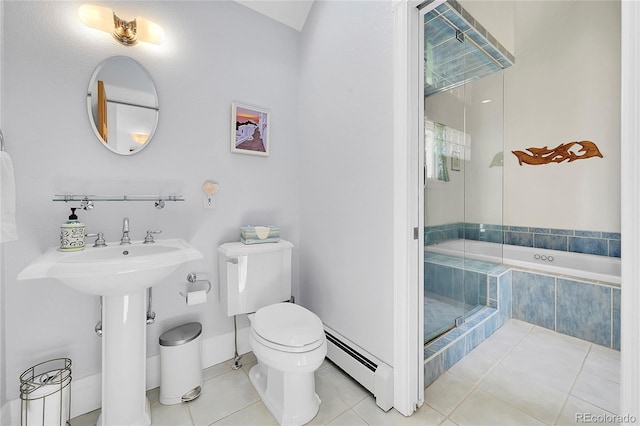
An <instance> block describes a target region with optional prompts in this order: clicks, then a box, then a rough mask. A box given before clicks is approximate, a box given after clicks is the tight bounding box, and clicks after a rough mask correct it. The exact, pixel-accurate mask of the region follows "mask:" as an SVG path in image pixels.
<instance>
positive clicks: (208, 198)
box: [202, 180, 218, 210]
mask: <svg viewBox="0 0 640 426" xmlns="http://www.w3.org/2000/svg"><path fill="white" fill-rule="evenodd" d="M202 192H204V208H205V210H212V209H213V208H214V203H213V195H214V194H215V193H216V192H218V184H217V183H213V182H211V181H209V180H208V181H206V182H205V183H204V184H203V185H202Z"/></svg>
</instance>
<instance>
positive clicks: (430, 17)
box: [423, 0, 514, 343]
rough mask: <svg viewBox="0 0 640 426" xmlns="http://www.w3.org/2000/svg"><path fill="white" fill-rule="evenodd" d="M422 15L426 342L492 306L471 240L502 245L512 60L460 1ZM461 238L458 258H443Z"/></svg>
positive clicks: (484, 268)
mask: <svg viewBox="0 0 640 426" xmlns="http://www.w3.org/2000/svg"><path fill="white" fill-rule="evenodd" d="M425 11H426V13H425V14H424V87H425V90H424V102H425V126H424V127H425V144H424V145H425V186H424V191H425V193H424V200H425V205H424V215H425V217H424V223H425V229H424V232H425V235H424V241H425V250H424V267H425V271H424V277H425V278H424V294H425V300H424V313H425V318H424V334H425V335H424V339H425V343H428V342H429V341H431V340H433V339H434V338H436V337H438V336H440V335H441V334H443V333H445V332H447V331H448V330H450V329H451V328H454V327H456V326H458V325H460V324H462V323H464V321H465V320H466V319H467V318H468V317H469V316H470V315H472V314H473V313H474V312H475V311H476V310H478V309H479V308H480V307H481V306H485V305H486V304H487V272H488V271H489V270H491V269H493V268H494V267H495V266H496V265H497V264H496V263H489V262H484V261H482V260H478V259H470V258H469V256H467V254H466V252H465V251H464V243H465V240H469V239H471V240H482V241H488V242H495V243H499V244H501V243H502V188H503V185H502V179H503V173H502V170H503V168H502V158H503V105H504V102H503V92H504V84H503V71H502V70H503V69H505V68H507V67H509V66H510V65H512V64H513V63H514V58H513V55H511V54H510V53H509V52H507V50H506V49H505V48H504V47H503V46H502V45H500V43H498V42H497V41H496V40H495V38H494V37H493V36H491V34H489V33H488V32H487V31H486V30H485V29H484V27H482V26H481V25H479V24H478V22H477V21H476V20H475V19H474V18H473V17H472V16H471V15H470V14H469V13H467V11H466V10H464V9H463V8H462V7H461V6H460V4H459V3H457V2H456V1H454V0H449V1H446V2H442V1H434V2H431V4H427V5H426V6H425V8H424V9H423V13H424V12H425ZM450 240H457V243H458V244H460V247H461V249H462V252H463V253H464V254H463V255H462V256H461V257H460V256H451V255H447V254H442V253H438V252H437V251H438V250H437V247H438V243H440V242H443V241H450Z"/></svg>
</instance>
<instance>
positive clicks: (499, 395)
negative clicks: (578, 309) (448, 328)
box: [71, 320, 620, 426]
mask: <svg viewBox="0 0 640 426" xmlns="http://www.w3.org/2000/svg"><path fill="white" fill-rule="evenodd" d="M243 362H244V366H243V368H242V369H240V370H237V371H233V370H231V368H230V366H231V364H232V362H231V361H228V362H225V363H222V364H219V365H216V366H213V367H211V368H208V369H206V370H205V371H204V379H205V384H204V389H203V393H202V395H201V396H200V397H199V398H198V399H197V400H195V401H193V402H191V403H187V404H180V405H173V406H164V405H161V404H160V403H159V402H158V389H153V390H151V391H149V392H148V395H149V400H150V401H151V415H152V422H153V425H155V426H163V425H164V426H190V425H196V426H200V425H211V424H213V425H238V426H251V425H257V426H261V425H277V423H276V421H275V420H274V418H273V417H272V416H271V415H270V414H269V412H268V411H267V409H266V408H265V406H264V405H263V404H262V402H261V401H260V398H259V396H258V394H257V393H256V392H255V390H254V389H253V386H252V385H251V383H250V381H249V378H248V375H247V373H248V371H249V368H250V367H251V366H252V365H253V364H254V363H255V358H253V357H252V356H251V355H250V354H248V355H246V356H245V357H244V358H243ZM619 364H620V353H619V352H616V351H613V350H611V349H608V348H604V347H602V346H598V345H594V344H591V343H588V342H585V341H583V340H579V339H575V338H572V337H568V336H564V335H561V334H557V333H554V332H552V331H549V330H547V329H544V328H541V327H538V326H534V325H531V324H528V323H525V322H522V321H517V320H510V321H508V322H507V323H506V324H505V325H504V326H503V327H502V328H501V329H500V330H498V331H497V332H496V333H495V334H494V335H493V336H491V337H490V338H489V339H487V340H485V341H484V342H483V343H482V344H480V345H479V346H478V347H477V348H476V349H475V350H473V351H472V352H471V353H469V355H467V356H466V357H465V358H464V359H463V360H461V361H460V362H459V363H457V364H456V365H455V366H454V367H453V368H451V369H450V370H449V371H448V372H447V373H445V374H444V375H443V376H441V377H440V378H439V379H438V380H436V381H435V382H434V383H433V384H432V385H431V386H430V387H429V388H428V389H426V390H425V404H424V405H423V406H422V407H421V408H420V409H419V410H418V411H417V412H416V413H415V414H414V415H413V416H411V417H403V416H402V415H401V414H400V413H398V412H397V411H395V410H391V411H389V412H388V413H385V412H383V411H382V410H380V409H378V408H377V406H376V405H375V400H374V398H373V397H372V396H371V395H370V394H369V393H368V392H367V391H366V390H365V389H364V388H362V387H361V386H360V385H359V384H357V383H356V382H354V381H353V380H352V379H350V378H349V377H348V376H347V375H346V374H344V373H343V372H342V371H341V370H340V369H338V368H337V367H336V366H335V365H333V364H332V363H330V362H325V363H324V364H323V365H322V367H321V368H320V369H319V370H318V371H317V373H316V389H317V392H318V394H319V395H320V398H321V399H322V405H321V406H320V411H319V413H318V415H317V416H316V417H315V418H314V419H313V420H312V421H311V423H310V424H311V425H335V426H338V425H348V426H358V425H382V426H387V425H444V426H451V425H460V426H463V425H482V426H484V425H487V426H498V425H505V426H518V425H571V424H580V423H587V421H586V416H587V415H603V414H605V415H611V414H614V413H616V414H617V411H618V399H619V384H618V383H619V368H620V366H619ZM98 414H99V410H96V411H94V412H91V413H88V414H85V415H83V416H79V417H76V418H74V419H72V422H71V424H72V426H87V425H95V422H96V420H97V417H98ZM576 415H578V416H580V415H582V416H583V417H582V418H583V419H584V421H582V422H580V421H579V419H577V418H576ZM605 420H606V419H605ZM599 423H602V422H599ZM604 424H609V423H606V422H604Z"/></svg>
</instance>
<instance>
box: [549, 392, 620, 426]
mask: <svg viewBox="0 0 640 426" xmlns="http://www.w3.org/2000/svg"><path fill="white" fill-rule="evenodd" d="M612 415H613V414H612V413H609V412H608V411H605V410H603V409H601V408H598V407H596V406H595V405H592V404H589V403H588V402H586V401H583V400H581V399H578V398H575V397H573V396H570V397H569V399H568V400H567V403H566V404H565V406H564V408H563V409H562V412H561V413H560V416H559V417H558V420H557V421H556V423H555V424H556V425H558V426H569V425H584V424H588V423H596V424H598V425H617V424H618V423H615V422H610V421H597V422H592V421H587V420H588V417H587V416H602V417H601V418H602V420H609V419H611V417H610V416H612ZM598 420H600V419H598Z"/></svg>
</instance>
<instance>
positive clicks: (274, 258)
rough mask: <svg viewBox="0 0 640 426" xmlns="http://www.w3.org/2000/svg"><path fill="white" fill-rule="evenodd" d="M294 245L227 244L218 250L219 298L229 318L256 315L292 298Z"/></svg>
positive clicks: (281, 243) (284, 242)
mask: <svg viewBox="0 0 640 426" xmlns="http://www.w3.org/2000/svg"><path fill="white" fill-rule="evenodd" d="M292 249H293V244H291V243H290V242H289V241H285V240H280V241H279V242H277V243H263V244H243V243H240V242H234V243H225V244H222V245H221V246H220V247H219V248H218V268H219V271H220V272H219V273H220V299H221V301H222V304H223V306H225V308H226V313H227V316H233V315H237V314H246V313H250V312H255V311H257V310H258V309H260V308H261V307H263V306H267V305H272V304H274V303H279V302H283V301H285V300H289V299H290V298H291V250H292Z"/></svg>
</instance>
